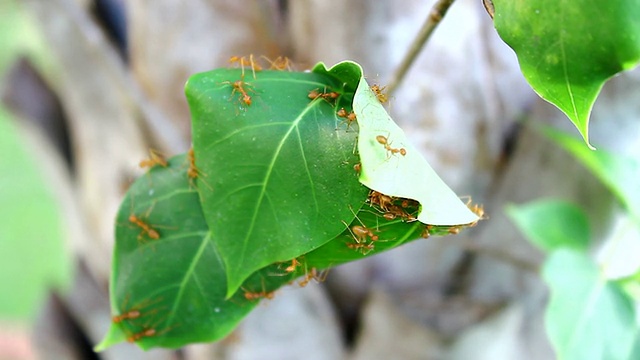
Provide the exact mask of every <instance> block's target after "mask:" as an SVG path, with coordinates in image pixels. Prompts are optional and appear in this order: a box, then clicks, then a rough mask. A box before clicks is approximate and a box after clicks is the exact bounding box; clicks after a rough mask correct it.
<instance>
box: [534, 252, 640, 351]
mask: <svg viewBox="0 0 640 360" xmlns="http://www.w3.org/2000/svg"><path fill="white" fill-rule="evenodd" d="M542 277H543V278H544V280H545V281H546V282H547V283H548V284H549V287H550V290H551V298H550V300H549V305H548V308H547V313H546V328H547V333H548V335H549V339H550V340H551V343H552V344H553V346H554V348H555V349H556V352H557V355H558V358H559V359H576V360H584V359H629V360H631V359H634V357H632V356H631V355H632V352H633V351H634V346H635V343H636V341H637V339H636V338H637V325H636V319H635V317H636V313H635V308H634V304H633V302H632V300H631V299H629V297H628V296H627V295H626V294H625V293H624V292H623V291H622V290H621V289H620V287H619V286H618V285H617V284H616V283H614V282H611V281H607V280H606V279H604V278H602V276H601V274H600V270H599V268H598V266H597V265H596V264H595V263H594V262H593V261H592V260H591V259H589V257H588V256H587V255H586V254H585V253H583V252H577V251H573V250H568V249H559V250H557V251H554V252H552V253H551V255H550V256H549V258H548V259H547V261H546V262H545V265H544V267H543V269H542Z"/></svg>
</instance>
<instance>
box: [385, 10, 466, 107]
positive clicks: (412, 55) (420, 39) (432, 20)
mask: <svg viewBox="0 0 640 360" xmlns="http://www.w3.org/2000/svg"><path fill="white" fill-rule="evenodd" d="M454 1H455V0H438V2H436V4H435V5H434V6H433V8H432V9H431V11H430V12H429V16H428V17H427V20H426V21H425V23H424V24H423V25H422V28H421V29H420V32H419V33H418V36H417V37H416V38H415V40H414V41H413V43H412V44H411V47H409V52H408V53H407V54H406V55H405V57H404V59H403V60H402V63H401V64H400V66H398V68H397V70H396V72H395V73H394V74H393V77H392V78H391V82H390V84H389V85H388V86H387V94H389V95H392V94H393V92H394V91H395V90H396V89H397V88H398V86H399V85H400V83H401V82H402V80H403V79H404V77H405V75H406V74H407V71H409V68H410V67H411V65H412V64H413V62H414V61H415V59H416V57H417V56H418V54H419V53H420V50H422V48H423V47H424V44H425V43H426V42H427V40H429V37H430V36H431V33H433V30H435V28H436V26H438V24H439V23H440V20H442V18H443V17H444V15H445V14H446V13H447V10H449V7H450V6H451V4H453V2H454Z"/></svg>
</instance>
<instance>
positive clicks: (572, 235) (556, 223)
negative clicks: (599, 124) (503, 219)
mask: <svg viewBox="0 0 640 360" xmlns="http://www.w3.org/2000/svg"><path fill="white" fill-rule="evenodd" d="M583 148H584V147H583ZM506 212H507V215H508V216H509V217H510V218H511V220H512V221H513V222H514V223H515V224H516V225H517V226H518V228H520V231H522V232H523V233H524V234H525V235H526V236H527V238H528V239H529V241H531V243H533V244H534V245H536V246H538V247H539V248H540V249H542V250H544V251H547V252H550V251H553V250H556V249H559V248H563V247H566V248H570V249H574V250H577V251H586V250H587V248H588V247H589V239H590V238H591V234H590V231H589V221H588V219H587V216H586V214H585V213H584V211H583V210H582V209H581V208H579V207H578V206H576V205H574V204H571V203H568V202H564V201H559V200H540V201H536V202H531V203H528V204H526V205H520V206H515V205H508V206H507V208H506Z"/></svg>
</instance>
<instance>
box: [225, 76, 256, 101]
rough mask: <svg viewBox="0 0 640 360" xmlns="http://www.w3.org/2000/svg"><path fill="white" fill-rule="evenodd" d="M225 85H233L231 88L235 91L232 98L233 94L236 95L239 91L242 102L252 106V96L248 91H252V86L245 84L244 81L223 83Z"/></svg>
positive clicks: (232, 92)
mask: <svg viewBox="0 0 640 360" xmlns="http://www.w3.org/2000/svg"><path fill="white" fill-rule="evenodd" d="M243 78H244V77H243ZM223 84H227V85H231V87H232V88H233V90H232V91H231V96H232V97H233V94H235V93H236V91H237V92H239V93H240V101H241V102H243V103H244V104H245V105H247V106H251V96H250V95H249V93H248V91H252V89H251V85H249V84H248V83H246V82H244V81H243V80H237V81H234V82H230V81H225V82H223ZM245 87H246V89H245Z"/></svg>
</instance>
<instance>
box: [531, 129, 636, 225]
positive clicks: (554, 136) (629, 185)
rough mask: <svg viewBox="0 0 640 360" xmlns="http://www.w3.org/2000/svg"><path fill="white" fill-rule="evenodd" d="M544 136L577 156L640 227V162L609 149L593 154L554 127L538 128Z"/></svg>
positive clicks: (576, 140) (593, 152)
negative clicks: (613, 152) (639, 180)
mask: <svg viewBox="0 0 640 360" xmlns="http://www.w3.org/2000/svg"><path fill="white" fill-rule="evenodd" d="M537 128H539V129H540V130H541V131H542V133H543V134H544V135H546V136H547V137H548V138H549V139H551V140H553V141H554V142H555V143H557V144H558V145H560V146H561V147H563V148H564V149H565V150H567V151H568V152H569V153H571V154H573V156H575V157H576V158H577V159H578V160H579V161H580V162H582V164H583V165H584V166H586V167H587V169H589V170H590V171H591V172H592V173H593V174H594V175H595V176H596V177H597V178H598V179H600V181H602V183H603V184H605V186H607V187H608V188H609V190H611V192H612V193H613V194H614V195H615V196H616V197H617V198H618V200H619V201H620V202H621V203H622V205H623V206H624V207H625V208H626V209H627V210H628V211H629V213H630V214H631V216H632V217H633V218H634V219H635V220H636V221H637V222H638V223H639V224H640V186H638V179H640V161H638V159H636V158H633V157H628V156H624V155H619V154H612V153H609V152H607V151H605V150H598V151H589V150H588V149H586V148H585V147H584V146H582V143H581V142H580V141H579V140H578V139H576V138H574V137H572V136H570V135H568V134H565V133H563V132H560V131H558V130H554V129H552V128H550V127H542V126H540V127H537Z"/></svg>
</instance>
